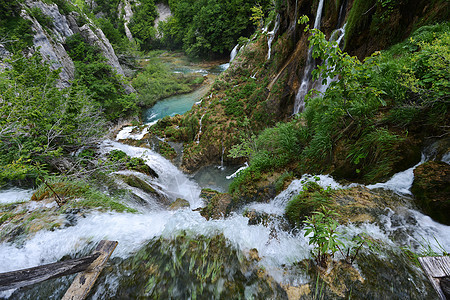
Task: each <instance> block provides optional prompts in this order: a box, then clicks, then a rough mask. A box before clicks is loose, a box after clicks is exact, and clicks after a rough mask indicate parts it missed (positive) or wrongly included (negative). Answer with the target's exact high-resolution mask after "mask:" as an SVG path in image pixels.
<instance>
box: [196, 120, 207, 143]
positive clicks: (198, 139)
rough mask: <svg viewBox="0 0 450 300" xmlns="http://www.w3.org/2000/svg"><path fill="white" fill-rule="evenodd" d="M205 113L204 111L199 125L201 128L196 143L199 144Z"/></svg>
mask: <svg viewBox="0 0 450 300" xmlns="http://www.w3.org/2000/svg"><path fill="white" fill-rule="evenodd" d="M205 114H206V113H203V115H202V116H201V117H200V122H199V123H200V127H199V129H198V133H197V141H196V143H197V144H200V136H201V135H202V120H203V117H204V116H205Z"/></svg>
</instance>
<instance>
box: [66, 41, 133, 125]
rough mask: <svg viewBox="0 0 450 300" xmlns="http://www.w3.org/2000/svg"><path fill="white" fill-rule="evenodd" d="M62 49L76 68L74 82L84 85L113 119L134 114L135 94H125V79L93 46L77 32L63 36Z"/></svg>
mask: <svg viewBox="0 0 450 300" xmlns="http://www.w3.org/2000/svg"><path fill="white" fill-rule="evenodd" d="M66 48H67V49H68V54H69V56H70V57H71V58H72V60H73V61H74V64H75V68H76V84H77V85H79V86H81V87H83V88H85V89H86V90H87V92H88V94H89V95H90V96H91V97H92V99H93V100H94V101H95V102H96V103H98V104H99V105H100V106H101V107H102V108H103V109H104V110H105V115H106V117H107V118H108V119H110V120H114V119H117V118H120V117H126V116H130V115H133V114H136V113H137V111H138V109H137V106H136V95H135V94H127V93H126V91H125V88H124V85H125V84H126V82H125V79H124V78H123V77H121V76H120V75H118V74H117V73H116V72H115V71H114V69H113V68H112V67H111V66H109V65H108V64H106V62H105V61H106V59H105V58H104V57H103V56H102V55H101V52H100V50H99V49H98V48H97V47H94V46H91V45H89V44H88V43H87V42H85V41H84V39H83V38H82V36H81V35H80V34H74V35H72V36H70V37H68V38H67V39H66Z"/></svg>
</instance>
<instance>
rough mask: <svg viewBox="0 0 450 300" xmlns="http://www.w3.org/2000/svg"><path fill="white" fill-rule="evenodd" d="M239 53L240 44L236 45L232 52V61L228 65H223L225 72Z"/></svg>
mask: <svg viewBox="0 0 450 300" xmlns="http://www.w3.org/2000/svg"><path fill="white" fill-rule="evenodd" d="M238 51H239V44H236V46H234V48H233V50H231V53H230V61H229V62H227V63H226V64H223V65H221V67H222V69H223V70H226V69H228V68H229V67H230V64H231V62H232V61H233V60H234V58H235V57H236V55H237V54H238Z"/></svg>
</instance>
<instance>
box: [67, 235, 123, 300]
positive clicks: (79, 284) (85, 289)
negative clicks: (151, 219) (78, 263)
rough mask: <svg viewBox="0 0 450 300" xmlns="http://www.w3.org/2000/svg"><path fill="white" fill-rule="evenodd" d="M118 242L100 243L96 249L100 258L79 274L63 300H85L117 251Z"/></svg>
mask: <svg viewBox="0 0 450 300" xmlns="http://www.w3.org/2000/svg"><path fill="white" fill-rule="evenodd" d="M117 244H118V242H115V241H105V240H103V241H100V243H99V244H98V245H97V248H96V249H95V252H94V254H99V256H98V257H97V258H96V259H95V260H94V261H93V262H92V263H91V265H90V266H89V267H88V268H87V269H86V270H85V271H84V272H82V273H80V274H78V275H77V276H76V277H75V279H74V280H73V282H72V285H71V286H70V287H69V289H68V290H67V292H66V293H65V295H64V296H63V297H62V298H61V299H62V300H82V299H85V298H86V297H87V296H88V294H89V292H90V291H91V289H92V287H93V286H94V283H95V281H96V280H97V278H98V276H99V275H100V273H101V272H102V270H103V268H104V266H105V264H106V262H107V261H108V259H109V257H110V256H111V254H112V253H113V251H114V249H116V246H117Z"/></svg>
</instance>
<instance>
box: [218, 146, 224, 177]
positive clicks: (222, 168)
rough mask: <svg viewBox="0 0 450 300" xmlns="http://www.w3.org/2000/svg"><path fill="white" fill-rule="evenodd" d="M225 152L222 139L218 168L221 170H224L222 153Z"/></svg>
mask: <svg viewBox="0 0 450 300" xmlns="http://www.w3.org/2000/svg"><path fill="white" fill-rule="evenodd" d="M224 154H225V147H224V146H223V141H222V156H221V157H220V167H219V169H221V170H225V167H224V166H223V155H224Z"/></svg>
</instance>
